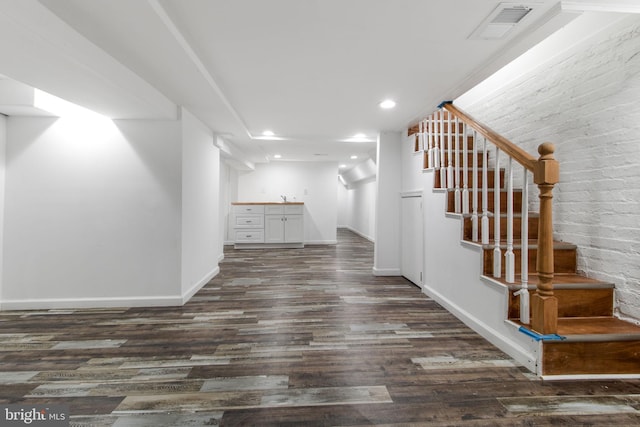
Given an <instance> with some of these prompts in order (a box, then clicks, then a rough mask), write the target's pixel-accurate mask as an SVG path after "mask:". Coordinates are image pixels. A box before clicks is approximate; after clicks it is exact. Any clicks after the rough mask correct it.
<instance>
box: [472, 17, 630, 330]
mask: <svg viewBox="0 0 640 427" xmlns="http://www.w3.org/2000/svg"><path fill="white" fill-rule="evenodd" d="M562 56H563V57H562V58H556V59H554V60H552V61H551V62H549V63H548V64H546V65H544V66H542V67H540V68H538V69H536V70H534V71H533V72H531V73H529V74H528V75H525V76H522V77H520V78H518V79H517V80H516V81H513V82H511V83H510V84H508V86H505V87H504V88H503V89H502V90H500V91H499V93H494V94H492V96H491V97H490V99H485V100H481V101H479V102H477V103H475V104H473V105H465V106H463V109H465V110H466V111H467V112H468V113H470V114H471V115H472V116H473V117H474V118H476V119H477V120H479V121H480V122H483V123H485V124H487V125H488V126H489V127H491V128H493V129H494V130H496V131H497V132H498V133H500V134H502V135H504V136H505V137H507V138H508V139H510V140H512V141H513V142H515V143H517V144H519V145H521V146H522V147H523V148H525V149H526V150H527V151H529V152H530V153H532V154H536V155H537V146H538V145H539V144H540V143H542V142H545V141H550V142H553V143H555V144H556V153H555V154H556V159H558V160H559V162H560V184H558V185H557V186H556V189H555V190H554V233H555V238H556V239H559V240H564V241H568V242H573V243H575V244H577V245H578V268H579V269H580V270H581V271H583V272H584V273H586V274H587V275H589V276H591V277H595V278H598V279H601V280H607V281H612V282H614V283H615V284H616V305H617V310H618V313H619V314H620V315H621V316H623V317H628V318H634V319H637V320H640V17H637V18H632V19H627V20H625V21H623V23H621V24H619V25H617V26H615V28H612V29H610V30H608V31H607V32H606V34H600V35H598V36H597V37H595V38H593V39H591V40H588V41H585V42H584V43H583V44H581V45H580V46H578V47H574V48H572V49H570V50H569V51H568V54H567V55H562ZM531 193H532V197H537V194H538V192H537V189H535V188H532V189H531ZM532 205H536V201H535V200H532ZM536 209H537V206H536Z"/></svg>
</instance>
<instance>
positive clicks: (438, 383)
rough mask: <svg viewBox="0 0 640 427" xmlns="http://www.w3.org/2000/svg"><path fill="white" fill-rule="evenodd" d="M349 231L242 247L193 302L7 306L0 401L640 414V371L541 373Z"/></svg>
mask: <svg viewBox="0 0 640 427" xmlns="http://www.w3.org/2000/svg"><path fill="white" fill-rule="evenodd" d="M338 239H339V243H338V245H336V246H308V247H306V248H305V249H287V250H242V251H239V250H233V249H231V248H229V249H228V250H227V251H226V252H225V259H224V261H223V262H222V263H221V265H220V268H221V272H220V274H219V275H218V276H217V277H216V278H214V279H213V280H212V281H211V282H210V283H209V284H207V286H205V287H204V288H203V289H202V290H201V291H200V292H198V294H197V295H196V296H195V297H194V298H193V299H192V300H191V301H190V302H189V303H188V304H186V305H185V306H183V307H162V308H123V309H99V310H49V311H30V312H26V311H23V312H3V313H0V404H10V403H15V404H41V403H44V404H65V405H69V407H70V413H71V416H72V418H71V425H74V426H89V425H91V426H112V425H113V426H198V425H240V426H245V425H257V426H270V425H277V426H299V425H309V426H346V425H349V426H358V425H363V426H364V425H402V426H411V425H415V426H429V425H434V426H485V425H486V426H496V425H499V426H543V425H571V426H613V425H620V426H630V425H640V412H639V411H640V381H638V380H626V381H625V380H618V381H564V382H542V381H540V380H538V379H536V378H535V377H533V376H532V375H530V374H529V373H528V372H527V371H526V370H525V369H524V368H522V367H521V366H518V364H517V363H516V362H514V361H513V360H511V359H510V358H509V357H507V356H506V355H504V354H503V353H502V352H500V351H499V350H497V349H496V348H495V347H493V346H492V345H491V344H489V343H488V342H487V341H485V340H484V339H482V338H481V337H480V336H478V335H477V334H475V333H474V332H473V331H471V330H470V329H469V328H467V327H466V326H464V325H463V324H462V323H461V322H460V321H458V320H457V319H456V318H455V317H453V316H452V315H451V314H449V313H448V312H446V311H445V310H444V309H442V308H441V307H440V306H439V305H438V304H436V303H435V302H434V301H433V300H430V299H429V298H427V297H426V296H424V295H423V294H422V293H421V292H420V290H419V289H418V288H417V287H416V286H414V285H413V284H411V283H409V282H408V281H406V280H405V279H403V278H399V277H374V276H372V273H371V269H372V260H373V246H372V244H371V243H369V242H367V241H366V240H364V239H361V238H360V237H358V236H356V235H354V234H353V233H350V232H347V231H344V230H341V231H339V233H338Z"/></svg>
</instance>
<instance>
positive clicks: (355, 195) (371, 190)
mask: <svg viewBox="0 0 640 427" xmlns="http://www.w3.org/2000/svg"><path fill="white" fill-rule="evenodd" d="M346 205H347V212H348V214H347V228H348V229H349V230H351V231H353V232H354V233H356V234H359V235H360V236H362V237H364V238H366V239H368V240H370V241H372V242H375V234H376V231H375V225H376V178H375V177H373V178H370V179H366V180H363V181H358V182H356V183H353V184H351V185H350V186H349V188H348V190H347V195H346Z"/></svg>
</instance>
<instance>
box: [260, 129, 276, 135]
mask: <svg viewBox="0 0 640 427" xmlns="http://www.w3.org/2000/svg"><path fill="white" fill-rule="evenodd" d="M262 135H264V136H274V135H275V133H273V131H271V130H265V131H264V132H262Z"/></svg>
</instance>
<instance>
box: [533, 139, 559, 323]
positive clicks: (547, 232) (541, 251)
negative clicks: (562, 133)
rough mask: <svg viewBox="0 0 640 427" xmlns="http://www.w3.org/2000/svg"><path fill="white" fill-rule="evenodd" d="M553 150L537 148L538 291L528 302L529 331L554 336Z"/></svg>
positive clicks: (555, 165) (556, 169)
mask: <svg viewBox="0 0 640 427" xmlns="http://www.w3.org/2000/svg"><path fill="white" fill-rule="evenodd" d="M554 151H555V147H554V145H553V144H551V143H550V142H545V143H544V144H541V145H540V146H539V147H538V153H540V158H539V159H538V161H537V163H536V166H535V169H534V172H533V180H534V182H535V183H536V184H538V189H539V190H540V195H539V197H540V219H539V224H538V259H537V270H538V278H539V283H538V289H537V291H536V293H535V294H534V295H533V296H532V298H531V310H532V313H531V314H532V315H531V328H532V329H533V330H534V331H536V332H538V333H541V334H555V333H557V332H558V300H557V299H556V297H554V296H553V209H552V199H553V186H554V184H556V183H558V181H559V180H560V166H559V164H558V161H557V160H556V159H555V158H554V157H553V152H554Z"/></svg>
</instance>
